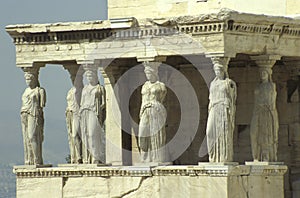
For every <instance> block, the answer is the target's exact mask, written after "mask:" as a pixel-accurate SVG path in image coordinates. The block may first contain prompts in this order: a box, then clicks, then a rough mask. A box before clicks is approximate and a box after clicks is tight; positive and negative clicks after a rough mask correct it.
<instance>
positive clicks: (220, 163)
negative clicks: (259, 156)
mask: <svg viewBox="0 0 300 198" xmlns="http://www.w3.org/2000/svg"><path fill="white" fill-rule="evenodd" d="M237 165H239V163H238V162H198V166H237Z"/></svg>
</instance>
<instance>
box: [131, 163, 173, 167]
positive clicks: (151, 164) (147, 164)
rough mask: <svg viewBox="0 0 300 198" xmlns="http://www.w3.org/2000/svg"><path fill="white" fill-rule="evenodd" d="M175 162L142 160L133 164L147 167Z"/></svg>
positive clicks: (168, 164)
mask: <svg viewBox="0 0 300 198" xmlns="http://www.w3.org/2000/svg"><path fill="white" fill-rule="evenodd" d="M170 165H173V162H140V163H133V166H145V167H148V166H149V167H155V166H170Z"/></svg>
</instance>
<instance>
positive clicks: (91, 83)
mask: <svg viewBox="0 0 300 198" xmlns="http://www.w3.org/2000/svg"><path fill="white" fill-rule="evenodd" d="M85 75H86V78H87V81H88V84H87V85H85V86H84V88H83V90H82V97H81V104H80V125H81V134H82V135H81V137H82V146H83V149H82V156H83V163H88V164H89V163H93V164H99V163H104V148H103V146H104V145H103V144H102V141H103V135H102V134H103V133H104V129H103V121H104V120H103V112H104V111H103V110H104V109H105V99H104V89H103V87H102V86H101V85H100V84H99V82H98V76H97V70H87V71H86V73H85Z"/></svg>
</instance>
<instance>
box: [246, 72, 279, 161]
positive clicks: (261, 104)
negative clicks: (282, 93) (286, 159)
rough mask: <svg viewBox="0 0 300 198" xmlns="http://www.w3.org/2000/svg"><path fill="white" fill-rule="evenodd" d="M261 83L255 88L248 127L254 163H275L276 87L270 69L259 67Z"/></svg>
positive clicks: (276, 135)
mask: <svg viewBox="0 0 300 198" xmlns="http://www.w3.org/2000/svg"><path fill="white" fill-rule="evenodd" d="M259 70H260V78H261V83H260V84H259V85H258V86H257V87H256V89H255V92H254V96H255V102H254V111H253V116H252V120H251V126H250V137H251V147H252V155H253V159H254V161H268V162H276V161H277V147H278V128H279V124H278V115H277V110H276V95H277V93H276V85H275V83H273V82H272V78H271V76H272V69H271V68H268V67H260V68H259Z"/></svg>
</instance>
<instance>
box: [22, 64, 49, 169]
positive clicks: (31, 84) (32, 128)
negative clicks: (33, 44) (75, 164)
mask: <svg viewBox="0 0 300 198" xmlns="http://www.w3.org/2000/svg"><path fill="white" fill-rule="evenodd" d="M39 68H40V67H38V66H35V65H33V67H26V68H22V69H23V71H24V73H25V75H24V77H25V81H26V84H27V85H28V87H27V88H26V89H25V91H24V93H23V95H22V107H21V124H22V133H23V142H24V159H25V164H26V165H42V164H43V157H42V143H43V141H44V113H43V108H44V107H45V105H46V92H45V89H43V88H42V87H40V83H39V80H38V76H39Z"/></svg>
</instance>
